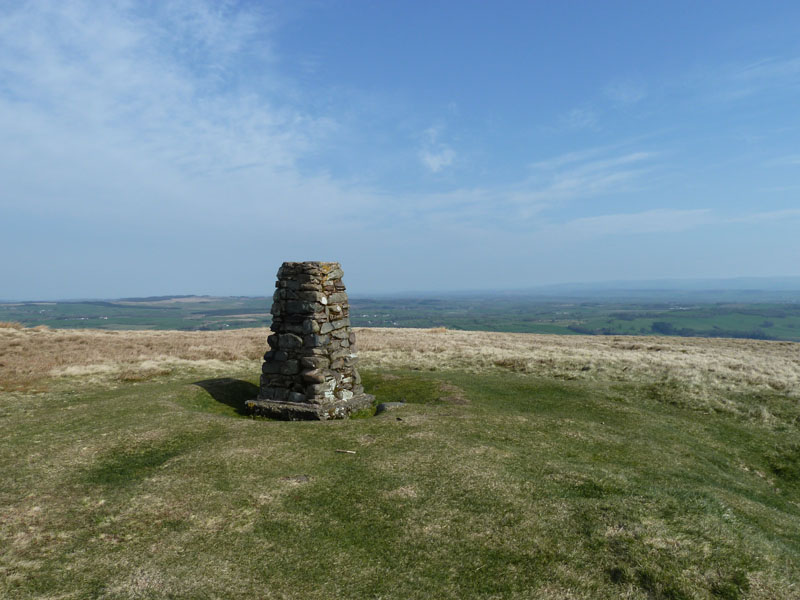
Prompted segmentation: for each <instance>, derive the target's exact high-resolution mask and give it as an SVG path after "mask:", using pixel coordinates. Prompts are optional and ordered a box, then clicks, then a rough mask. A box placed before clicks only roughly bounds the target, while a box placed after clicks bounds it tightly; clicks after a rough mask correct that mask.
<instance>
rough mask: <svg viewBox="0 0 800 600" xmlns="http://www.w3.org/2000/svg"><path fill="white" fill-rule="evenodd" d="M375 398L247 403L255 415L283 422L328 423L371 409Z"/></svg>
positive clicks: (361, 395)
mask: <svg viewBox="0 0 800 600" xmlns="http://www.w3.org/2000/svg"><path fill="white" fill-rule="evenodd" d="M374 401H375V396H372V395H370V394H360V395H358V396H353V397H352V398H350V399H348V400H334V401H331V402H328V403H324V404H311V403H310V402H282V401H280V400H265V399H261V398H256V399H255V400H248V401H247V402H245V405H246V406H247V408H248V409H249V410H250V411H251V412H252V413H253V414H254V415H259V416H262V417H269V418H271V419H280V420H283V421H327V420H328V419H346V418H347V417H349V416H350V415H351V414H352V413H354V412H358V411H361V410H364V409H367V408H371V407H372V404H373V403H374Z"/></svg>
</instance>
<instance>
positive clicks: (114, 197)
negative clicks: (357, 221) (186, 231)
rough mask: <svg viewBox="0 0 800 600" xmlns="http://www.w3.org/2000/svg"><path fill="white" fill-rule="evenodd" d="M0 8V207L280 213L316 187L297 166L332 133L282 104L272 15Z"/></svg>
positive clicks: (227, 10) (134, 7) (164, 8)
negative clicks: (299, 192) (218, 208)
mask: <svg viewBox="0 0 800 600" xmlns="http://www.w3.org/2000/svg"><path fill="white" fill-rule="evenodd" d="M5 10H6V11H7V14H6V15H5V17H4V19H3V21H2V22H0V23H1V24H0V82H2V83H0V136H2V137H3V138H4V140H5V143H3V144H1V145H0V159H2V160H0V162H2V165H3V166H2V167H0V169H2V179H3V180H4V181H5V185H4V186H3V191H0V202H2V203H4V204H17V205H19V206H21V207H25V208H26V209H31V208H34V207H36V206H39V207H41V208H46V207H51V208H57V209H58V210H59V211H63V212H70V213H73V214H86V213H87V212H91V213H93V214H99V213H109V212H116V213H118V212H120V211H123V212H129V213H130V212H133V213H135V214H146V211H144V212H143V211H141V210H140V208H139V209H134V207H135V206H139V207H141V206H142V205H145V206H149V207H150V208H152V209H153V210H155V211H156V213H154V214H161V215H163V216H167V215H168V214H169V215H172V216H173V217H175V216H177V215H178V214H179V213H180V212H181V211H185V210H190V209H192V210H193V216H195V217H199V216H201V215H202V214H203V210H204V209H207V208H208V207H210V206H212V205H214V204H216V203H218V202H220V200H221V199H223V198H224V199H226V201H227V204H228V206H227V208H229V209H231V210H236V209H237V207H240V208H241V210H243V211H245V210H252V209H255V210H257V211H259V212H260V211H262V210H263V209H264V208H265V207H267V206H269V205H274V206H272V207H271V208H272V209H273V210H279V209H280V206H281V205H279V204H278V203H277V199H278V198H280V197H281V195H285V194H288V193H289V192H290V190H292V189H302V188H305V189H306V190H308V189H309V188H310V187H314V186H315V185H316V184H315V183H314V178H313V177H310V178H308V179H307V180H304V181H303V182H300V177H299V174H298V172H297V167H296V165H297V162H298V159H299V158H300V157H302V156H303V155H304V154H305V153H306V152H308V150H309V149H310V148H313V147H314V145H315V144H316V143H318V141H319V140H320V139H323V138H324V137H325V136H326V135H328V133H329V132H330V131H331V129H332V128H333V127H335V123H334V122H333V121H332V120H331V119H330V118H328V117H325V116H316V115H310V114H304V113H303V112H301V111H299V110H297V109H296V108H290V107H289V106H288V105H287V104H286V103H285V102H282V98H281V93H282V91H281V88H280V78H279V77H278V76H277V75H275V74H274V69H273V68H272V61H273V55H272V50H271V47H270V43H269V36H268V35H265V32H266V33H268V32H269V31H270V28H271V23H270V20H269V17H268V15H264V14H260V13H258V12H257V11H256V12H254V11H241V10H234V9H233V8H232V7H230V6H228V5H227V4H218V3H211V2H209V3H204V2H165V3H147V4H137V3H132V4H121V5H117V4H110V3H103V4H100V5H98V4H96V3H86V2H54V3H47V2H30V3H20V4H18V5H16V6H15V7H14V8H13V9H9V8H8V7H7V8H6V9H5ZM150 11H155V12H150ZM234 63H235V66H236V68H237V72H236V73H234V72H233V66H234ZM243 63H245V64H247V67H245V66H244V64H243ZM242 68H244V69H245V72H249V73H251V74H252V79H251V80H247V81H248V83H247V85H243V84H242V70H241V69H242ZM242 168H247V170H248V171H252V173H251V174H250V175H249V176H248V177H242V176H241V173H238V172H237V173H236V177H235V178H232V175H231V174H232V173H234V172H236V170H237V169H242ZM319 181H322V180H319ZM334 191H335V190H334ZM234 193H236V194H237V197H235V198H231V197H230V196H231V194H234ZM329 195H330V194H329ZM334 195H335V194H334ZM284 197H285V196H284ZM307 201H310V202H313V199H308V200H307ZM318 210H319V208H318ZM208 214H210V213H208Z"/></svg>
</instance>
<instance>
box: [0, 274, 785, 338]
mask: <svg viewBox="0 0 800 600" xmlns="http://www.w3.org/2000/svg"><path fill="white" fill-rule="evenodd" d="M555 291H560V293H561V295H554V293H555ZM548 292H549V295H546V294H544V293H538V294H533V293H531V292H506V293H487V292H483V293H472V294H438V295H437V294H426V295H417V296H410V295H409V296H407V297H392V296H381V297H372V298H369V297H359V296H357V295H356V296H353V297H351V299H350V302H351V307H352V311H351V315H350V318H351V321H352V323H353V324H354V325H356V326H361V327H422V328H426V327H446V328H448V329H457V330H466V331H505V332H518V333H557V334H565V335H574V334H583V335H677V336H684V337H732V338H749V339H761V340H793V341H800V292H798V291H792V290H776V289H773V290H757V289H753V290H741V289H727V290H726V289H717V290H704V289H689V288H673V289H663V287H662V289H658V288H655V289H647V288H643V289H641V288H640V289H629V290H624V289H613V288H609V289H598V288H596V287H595V288H589V289H585V290H581V289H576V288H572V289H564V290H553V289H549V290H548ZM271 305H272V299H271V298H266V297H211V296H160V297H150V298H126V299H120V300H95V301H89V300H87V301H63V302H17V303H3V304H0V321H8V322H18V323H21V324H23V325H25V326H27V327H34V326H37V325H46V326H48V327H55V328H97V329H177V330H183V331H209V330H211V331H213V330H222V329H239V328H246V327H268V326H269V324H270V322H271V316H270V314H269V309H270V307H271Z"/></svg>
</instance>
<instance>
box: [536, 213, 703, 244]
mask: <svg viewBox="0 0 800 600" xmlns="http://www.w3.org/2000/svg"><path fill="white" fill-rule="evenodd" d="M713 221H714V219H713V217H712V214H711V211H710V210H709V209H694V210H672V209H663V208H660V209H653V210H647V211H642V212H637V213H621V214H611V215H600V216H594V217H583V218H580V219H574V220H572V221H568V222H566V223H563V224H561V225H552V226H550V227H549V228H548V231H549V232H550V233H557V234H558V235H559V236H568V237H580V238H587V237H597V236H604V235H629V234H645V233H672V232H677V231H685V230H687V229H692V228H694V227H698V226H700V225H707V224H710V223H712V222H713Z"/></svg>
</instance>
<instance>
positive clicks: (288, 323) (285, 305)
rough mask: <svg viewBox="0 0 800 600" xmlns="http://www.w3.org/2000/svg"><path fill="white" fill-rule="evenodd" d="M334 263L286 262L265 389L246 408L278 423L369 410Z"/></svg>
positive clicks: (277, 295) (274, 312) (338, 271)
mask: <svg viewBox="0 0 800 600" xmlns="http://www.w3.org/2000/svg"><path fill="white" fill-rule="evenodd" d="M342 275H343V273H342V269H341V267H340V266H339V263H335V262H285V263H283V265H282V266H281V268H280V269H279V270H278V281H277V282H276V283H275V287H276V288H278V289H277V290H276V291H275V295H274V296H273V300H274V302H273V304H272V331H273V333H272V335H270V336H269V337H268V338H267V343H268V344H269V347H270V349H269V351H268V352H267V353H266V354H265V355H264V364H263V365H262V369H261V371H262V375H261V388H260V393H259V395H258V398H257V399H256V400H249V401H248V402H247V407H248V408H249V409H250V410H251V411H253V412H254V413H255V414H259V415H264V416H268V417H277V418H280V419H292V420H297V419H342V418H345V417H347V416H349V415H350V413H352V412H354V411H357V410H361V409H364V408H368V407H370V406H371V404H372V401H373V399H374V398H373V396H370V395H368V394H365V393H364V388H363V387H362V386H361V377H360V376H359V375H358V371H357V370H356V361H357V358H356V345H355V342H356V338H355V333H353V332H352V331H351V330H350V318H349V312H350V307H349V304H348V302H347V293H346V292H345V287H344V284H343V283H342Z"/></svg>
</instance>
